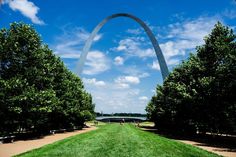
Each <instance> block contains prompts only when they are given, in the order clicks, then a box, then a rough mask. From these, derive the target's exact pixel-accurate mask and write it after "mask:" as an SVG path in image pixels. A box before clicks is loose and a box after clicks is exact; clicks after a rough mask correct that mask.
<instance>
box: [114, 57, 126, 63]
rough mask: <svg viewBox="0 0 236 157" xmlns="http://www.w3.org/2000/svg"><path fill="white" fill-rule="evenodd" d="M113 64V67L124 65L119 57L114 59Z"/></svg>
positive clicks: (122, 59)
mask: <svg viewBox="0 0 236 157" xmlns="http://www.w3.org/2000/svg"><path fill="white" fill-rule="evenodd" d="M114 64H115V65H123V64H124V58H122V57H120V56H117V57H116V58H115V59H114Z"/></svg>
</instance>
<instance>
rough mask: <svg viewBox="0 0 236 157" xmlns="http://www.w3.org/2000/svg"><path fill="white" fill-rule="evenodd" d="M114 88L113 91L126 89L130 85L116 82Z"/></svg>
mask: <svg viewBox="0 0 236 157" xmlns="http://www.w3.org/2000/svg"><path fill="white" fill-rule="evenodd" d="M114 88H115V89H128V88H130V85H129V84H127V83H121V82H117V83H116V84H114Z"/></svg>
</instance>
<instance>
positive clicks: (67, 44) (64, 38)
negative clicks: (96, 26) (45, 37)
mask: <svg viewBox="0 0 236 157" xmlns="http://www.w3.org/2000/svg"><path fill="white" fill-rule="evenodd" d="M68 30H70V31H68ZM89 35H90V33H89V32H88V31H86V30H85V29H84V28H83V27H75V28H64V29H63V34H62V35H59V36H58V37H57V38H56V44H54V45H53V49H54V51H55V54H56V55H58V56H60V57H61V58H69V59H73V58H75V59H78V58H79V57H80V54H81V51H82V49H83V46H84V44H85V42H86V40H87V39H88V37H89ZM101 38H102V35H101V34H98V35H96V36H95V38H94V41H99V40H100V39H101Z"/></svg>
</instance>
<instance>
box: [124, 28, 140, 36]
mask: <svg viewBox="0 0 236 157" xmlns="http://www.w3.org/2000/svg"><path fill="white" fill-rule="evenodd" d="M126 32H127V33H130V34H134V35H139V34H141V30H140V29H139V28H137V29H128V30H127V31H126Z"/></svg>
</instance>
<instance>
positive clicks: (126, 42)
mask: <svg viewBox="0 0 236 157" xmlns="http://www.w3.org/2000/svg"><path fill="white" fill-rule="evenodd" d="M144 41H145V38H143V37H135V38H132V37H128V38H125V39H122V40H120V41H119V45H118V46H117V47H116V48H114V50H115V51H122V52H125V54H126V55H127V56H135V57H139V58H147V57H153V56H155V52H154V50H153V49H152V48H144V47H143V45H144V43H143V42H144Z"/></svg>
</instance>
